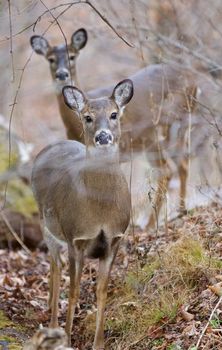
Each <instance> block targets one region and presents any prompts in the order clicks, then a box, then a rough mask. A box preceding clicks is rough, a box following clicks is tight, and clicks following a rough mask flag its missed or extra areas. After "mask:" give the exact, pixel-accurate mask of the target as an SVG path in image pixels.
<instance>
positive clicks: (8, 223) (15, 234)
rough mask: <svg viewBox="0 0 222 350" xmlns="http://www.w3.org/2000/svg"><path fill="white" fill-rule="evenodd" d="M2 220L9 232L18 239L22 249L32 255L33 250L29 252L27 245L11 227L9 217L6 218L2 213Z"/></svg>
mask: <svg viewBox="0 0 222 350" xmlns="http://www.w3.org/2000/svg"><path fill="white" fill-rule="evenodd" d="M0 215H1V217H2V220H3V221H4V223H5V224H6V226H7V228H8V229H9V231H10V232H11V234H12V235H13V237H14V238H15V239H16V241H17V242H18V243H19V244H20V245H21V247H22V248H23V249H24V250H25V251H26V253H28V254H30V255H31V254H32V252H31V250H29V248H28V247H26V245H25V244H24V243H23V242H22V240H21V238H20V237H19V236H18V234H17V233H16V232H15V230H14V229H13V227H12V226H11V224H10V222H9V221H8V219H7V217H6V216H5V214H4V213H3V212H1V213H0Z"/></svg>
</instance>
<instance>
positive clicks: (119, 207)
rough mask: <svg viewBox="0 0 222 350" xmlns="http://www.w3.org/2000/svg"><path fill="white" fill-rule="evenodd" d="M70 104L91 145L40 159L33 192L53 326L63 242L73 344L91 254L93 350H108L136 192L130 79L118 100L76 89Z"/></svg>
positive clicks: (70, 145)
mask: <svg viewBox="0 0 222 350" xmlns="http://www.w3.org/2000/svg"><path fill="white" fill-rule="evenodd" d="M63 93H64V98H65V102H66V103H67V105H68V106H69V107H70V108H71V109H72V110H73V111H74V112H75V113H76V114H78V115H79V118H80V121H81V123H82V125H83V129H84V137H85V144H86V146H84V145H83V144H81V143H79V142H76V141H62V142H58V143H56V144H54V145H50V146H48V147H46V148H45V149H44V150H43V151H42V152H40V154H39V155H38V156H37V158H36V160H35V162H34V167H33V173H32V188H33V192H34V195H35V198H36V200H37V203H38V206H39V210H40V215H41V218H42V226H43V232H44V238H45V241H46V243H47V245H48V248H49V251H50V254H51V274H50V275H51V277H50V293H51V295H52V300H51V309H52V315H51V322H50V326H51V327H57V326H58V299H59V285H60V274H61V259H60V255H59V248H60V243H59V241H60V240H61V241H65V242H66V243H67V244H68V253H69V264H70V292H69V305H68V313H67V319H66V332H67V334H68V337H69V342H70V339H71V330H72V324H73V315H74V310H75V304H76V302H77V299H78V297H79V284H80V278H81V273H82V268H83V259H84V255H87V256H89V257H92V258H99V275H98V284H97V304H98V311H97V321H96V333H95V339H94V349H95V350H99V349H100V350H101V349H103V348H104V332H103V329H104V309H105V303H106V297H107V286H108V277H109V274H110V271H111V267H112V264H113V261H114V258H115V255H116V253H117V249H118V246H119V243H120V240H121V238H122V236H123V234H124V232H125V230H126V229H127V226H128V224H129V220H130V208H131V205H130V193H129V190H128V185H127V181H126V179H125V176H124V175H123V173H122V171H121V169H120V165H119V139H120V133H121V130H120V117H121V115H122V112H123V109H124V107H125V105H126V104H127V103H128V102H129V101H130V100H131V98H132V96H133V83H132V82H131V80H129V79H127V80H123V81H122V82H120V83H119V84H118V85H117V86H116V87H115V88H114V89H113V92H112V94H111V97H102V98H101V97H100V98H97V99H87V98H86V97H85V95H84V94H83V93H82V92H81V91H80V90H78V89H77V88H75V87H72V86H67V87H65V88H64V89H63Z"/></svg>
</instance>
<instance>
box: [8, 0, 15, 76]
mask: <svg viewBox="0 0 222 350" xmlns="http://www.w3.org/2000/svg"><path fill="white" fill-rule="evenodd" d="M8 16H9V31H10V56H11V66H12V82H14V81H15V67H14V57H13V45H12V13H11V2H10V0H8Z"/></svg>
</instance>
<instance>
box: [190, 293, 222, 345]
mask: <svg viewBox="0 0 222 350" xmlns="http://www.w3.org/2000/svg"><path fill="white" fill-rule="evenodd" d="M221 302H222V296H221V297H220V299H219V300H218V302H217V304H216V305H215V307H214V308H213V310H212V312H211V314H210V317H209V320H208V321H207V324H206V326H205V327H204V329H203V330H202V332H201V335H200V337H199V339H198V342H197V344H196V348H197V349H198V347H199V345H200V343H201V340H202V338H203V336H204V334H205V332H206V330H207V327H208V326H209V323H210V321H211V320H212V317H213V315H214V313H215V311H216V310H217V308H218V307H219V305H220V303H221Z"/></svg>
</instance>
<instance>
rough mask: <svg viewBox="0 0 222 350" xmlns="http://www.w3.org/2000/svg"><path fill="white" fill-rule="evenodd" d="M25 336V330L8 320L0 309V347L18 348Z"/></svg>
mask: <svg viewBox="0 0 222 350" xmlns="http://www.w3.org/2000/svg"><path fill="white" fill-rule="evenodd" d="M25 338H26V336H25V330H24V329H23V328H22V327H21V326H20V325H17V324H14V323H13V322H12V321H11V320H9V319H8V318H7V317H6V316H5V314H4V313H3V311H2V310H0V348H2V349H4V348H5V349H10V350H20V349H22V348H23V346H22V344H23V342H24V339H25Z"/></svg>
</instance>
